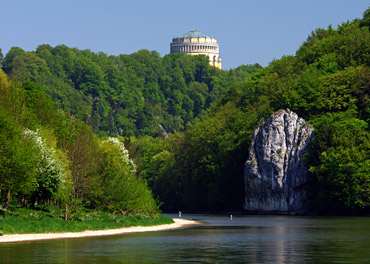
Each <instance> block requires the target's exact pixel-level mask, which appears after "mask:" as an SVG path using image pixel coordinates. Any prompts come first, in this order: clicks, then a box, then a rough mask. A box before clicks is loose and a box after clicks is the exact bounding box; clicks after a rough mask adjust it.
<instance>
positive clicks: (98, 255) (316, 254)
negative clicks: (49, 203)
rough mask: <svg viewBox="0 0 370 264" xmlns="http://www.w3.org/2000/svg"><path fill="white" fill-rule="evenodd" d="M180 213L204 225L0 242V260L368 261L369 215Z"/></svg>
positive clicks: (121, 261)
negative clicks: (103, 234) (108, 234)
mask: <svg viewBox="0 0 370 264" xmlns="http://www.w3.org/2000/svg"><path fill="white" fill-rule="evenodd" d="M171 216H173V217H176V215H171ZM183 217H184V218H188V219H189V218H191V219H196V220H199V221H201V222H203V224H202V225H198V226H193V227H189V228H185V229H178V230H171V231H162V232H149V233H137V234H129V235H120V236H110V237H96V238H81V239H65V240H52V241H37V242H28V243H15V244H0V256H1V258H0V262H1V263H41V262H42V263H117V262H119V263H339V262H340V263H354V262H355V263H370V250H369V249H370V241H369V237H370V218H365V217H296V216H235V217H233V220H232V221H231V220H230V218H229V216H211V215H185V216H183Z"/></svg>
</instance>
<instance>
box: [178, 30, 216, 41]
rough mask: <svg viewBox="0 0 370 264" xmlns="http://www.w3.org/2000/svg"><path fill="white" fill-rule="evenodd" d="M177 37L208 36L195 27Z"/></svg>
mask: <svg viewBox="0 0 370 264" xmlns="http://www.w3.org/2000/svg"><path fill="white" fill-rule="evenodd" d="M179 38H209V39H210V37H208V36H207V35H206V34H203V33H202V32H200V31H198V30H197V29H194V30H190V31H189V32H188V33H185V34H184V35H182V36H180V37H179Z"/></svg>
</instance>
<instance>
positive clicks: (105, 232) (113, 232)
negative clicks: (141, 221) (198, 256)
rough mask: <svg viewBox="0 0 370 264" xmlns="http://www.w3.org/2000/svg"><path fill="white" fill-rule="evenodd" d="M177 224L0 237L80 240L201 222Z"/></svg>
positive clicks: (6, 239)
mask: <svg viewBox="0 0 370 264" xmlns="http://www.w3.org/2000/svg"><path fill="white" fill-rule="evenodd" d="M173 220H174V221H175V223H172V224H167V225H157V226H132V227H123V228H119V229H106V230H87V231H84V232H68V233H43V234H19V235H17V234H15V235H3V236H0V243H9V242H24V241H33V240H48V239H63V238H79V237H95V236H112V235H121V234H129V233H139V232H153V231H162V230H170V229H176V228H182V227H186V226H190V225H197V224H199V222H197V221H192V220H185V219H179V218H174V219H173Z"/></svg>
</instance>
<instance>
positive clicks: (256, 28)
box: [0, 0, 370, 69]
mask: <svg viewBox="0 0 370 264" xmlns="http://www.w3.org/2000/svg"><path fill="white" fill-rule="evenodd" d="M369 6H370V1H368V0H367V1H365V0H253V1H252V0H244V1H243V0H227V1H226V0H225V1H220V0H213V1H211V0H197V1H196V0H156V1H155V0H131V1H126V0H99V1H97V0H63V1H62V0H59V1H58V0H32V1H30V0H0V10H1V12H0V14H1V15H0V17H1V22H2V23H1V35H0V48H1V49H2V52H3V53H4V55H5V54H6V52H7V51H8V50H9V49H10V48H11V47H13V46H18V47H21V48H22V49H24V50H26V51H32V50H35V49H36V47H37V46H38V45H40V44H50V45H51V46H56V45H59V44H65V45H67V46H69V47H77V48H79V49H90V50H92V51H94V52H99V51H102V52H105V53H107V54H108V55H118V54H130V53H133V52H135V51H137V50H139V49H148V50H156V51H158V52H159V53H160V54H161V55H162V56H164V55H165V54H167V53H169V44H170V42H171V39H172V37H173V36H178V35H182V34H184V33H186V32H188V31H189V30H192V29H198V30H200V31H201V32H203V33H205V34H206V35H209V36H213V37H216V38H217V40H218V42H219V44H220V53H221V56H222V62H223V68H224V69H229V68H235V67H237V66H239V65H241V64H254V63H260V64H261V65H263V66H267V65H268V63H269V62H271V61H272V60H273V59H279V58H281V57H282V56H283V55H294V54H295V51H296V50H297V49H298V48H299V46H300V45H301V44H302V43H303V42H304V41H305V40H306V39H307V36H308V35H309V34H310V33H311V31H312V30H314V29H316V28H327V27H328V26H329V25H330V24H331V25H333V27H336V26H337V25H338V24H341V23H342V22H343V21H347V20H350V21H352V20H353V19H355V18H362V14H363V12H364V11H365V10H366V9H367V8H368V7H369Z"/></svg>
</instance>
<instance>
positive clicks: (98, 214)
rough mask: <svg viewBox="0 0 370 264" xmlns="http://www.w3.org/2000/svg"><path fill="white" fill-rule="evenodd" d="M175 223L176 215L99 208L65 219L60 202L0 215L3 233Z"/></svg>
mask: <svg viewBox="0 0 370 264" xmlns="http://www.w3.org/2000/svg"><path fill="white" fill-rule="evenodd" d="M171 223H173V220H172V218H170V217H167V216H164V215H160V216H158V217H157V218H156V219H153V218H152V217H148V216H144V215H122V214H112V213H107V212H102V211H96V210H94V211H91V210H86V211H83V212H81V213H80V217H79V219H78V220H73V221H64V220H63V212H62V211H61V210H60V208H59V207H56V206H36V208H35V209H33V210H31V209H27V208H21V207H17V206H11V207H10V208H9V210H8V211H7V213H6V216H5V217H1V216H0V230H1V231H2V233H3V234H31V233H52V232H82V231H85V230H103V229H113V228H121V227H129V226H152V225H160V224H171Z"/></svg>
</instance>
